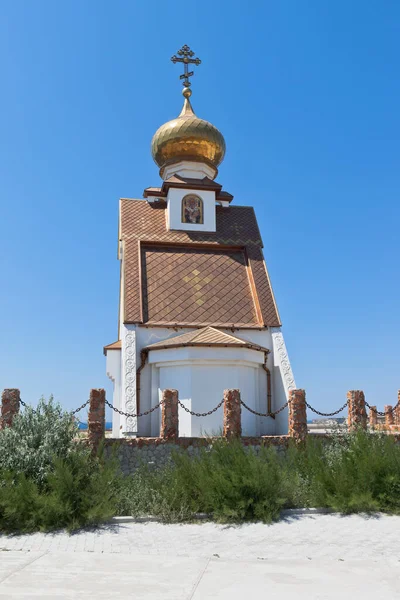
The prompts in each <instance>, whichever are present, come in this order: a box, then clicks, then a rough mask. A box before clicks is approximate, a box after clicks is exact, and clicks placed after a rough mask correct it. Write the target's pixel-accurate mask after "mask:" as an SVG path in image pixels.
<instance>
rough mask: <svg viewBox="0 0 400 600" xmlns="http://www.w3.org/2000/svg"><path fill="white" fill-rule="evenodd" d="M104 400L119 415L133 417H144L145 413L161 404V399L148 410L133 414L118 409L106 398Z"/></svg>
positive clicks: (150, 411)
mask: <svg viewBox="0 0 400 600" xmlns="http://www.w3.org/2000/svg"><path fill="white" fill-rule="evenodd" d="M105 402H106V404H107V406H108V407H109V408H111V409H112V410H113V411H114V412H116V413H118V414H119V415H121V416H123V417H134V418H135V417H145V416H146V415H149V414H150V413H152V412H154V411H155V410H157V408H160V406H161V405H162V404H163V401H162V400H161V401H160V402H159V403H158V404H156V405H155V406H153V408H150V409H149V410H145V411H144V412H142V413H137V414H133V413H127V412H124V411H123V410H119V408H115V406H113V405H112V404H111V403H110V402H109V401H108V400H106V401H105Z"/></svg>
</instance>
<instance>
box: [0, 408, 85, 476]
mask: <svg viewBox="0 0 400 600" xmlns="http://www.w3.org/2000/svg"><path fill="white" fill-rule="evenodd" d="M77 431H78V426H77V424H76V423H75V422H74V420H73V418H72V417H71V414H70V413H68V412H63V410H62V408H61V406H60V405H59V404H57V403H55V402H54V400H53V398H52V397H51V398H50V399H49V401H47V402H46V400H45V399H44V398H41V399H40V400H39V403H38V405H37V408H36V409H35V410H33V409H32V408H31V407H29V406H27V407H26V408H25V409H24V411H23V412H22V413H19V414H18V415H16V416H15V418H14V420H13V425H12V427H7V428H5V429H2V430H0V470H2V471H12V472H13V473H23V474H24V475H25V476H26V478H27V479H32V480H33V481H34V482H36V483H37V484H38V485H39V486H41V485H43V483H44V482H45V480H46V478H47V476H48V474H49V472H50V470H51V469H52V465H53V459H54V457H58V458H63V459H65V458H66V457H67V456H68V454H69V452H71V450H72V448H73V446H74V443H73V440H74V437H76V435H77Z"/></svg>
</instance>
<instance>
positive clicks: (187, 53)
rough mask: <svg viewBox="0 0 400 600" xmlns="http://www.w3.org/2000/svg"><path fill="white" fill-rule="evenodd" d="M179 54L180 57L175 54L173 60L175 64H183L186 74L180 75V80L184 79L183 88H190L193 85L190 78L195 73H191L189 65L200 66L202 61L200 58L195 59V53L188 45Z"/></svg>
mask: <svg viewBox="0 0 400 600" xmlns="http://www.w3.org/2000/svg"><path fill="white" fill-rule="evenodd" d="M177 54H178V56H177V55H176V54H174V56H173V57H172V58H171V60H172V62H173V63H174V64H175V63H177V62H180V63H183V66H184V72H183V74H182V75H180V79H183V86H184V87H185V88H188V87H190V85H191V83H190V81H189V77H193V75H194V71H190V72H189V64H193V65H200V64H201V60H200V59H199V58H193V56H194V52H193V50H191V49H190V48H189V46H187V45H186V44H185V45H184V46H182V48H181V49H180V50H178V52H177Z"/></svg>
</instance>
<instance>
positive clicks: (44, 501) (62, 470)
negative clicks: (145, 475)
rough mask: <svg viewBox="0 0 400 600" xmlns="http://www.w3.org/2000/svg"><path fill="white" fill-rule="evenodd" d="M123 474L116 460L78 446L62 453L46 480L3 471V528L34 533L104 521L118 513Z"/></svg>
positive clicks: (0, 504) (0, 516)
mask: <svg viewBox="0 0 400 600" xmlns="http://www.w3.org/2000/svg"><path fill="white" fill-rule="evenodd" d="M118 480H119V476H118V474H117V471H116V469H115V464H114V463H113V462H112V461H103V460H102V459H101V458H94V457H91V456H90V454H89V451H88V450H85V449H84V448H77V449H76V450H74V451H72V452H70V453H69V454H68V456H67V457H66V458H56V459H54V463H53V464H52V469H51V473H50V474H49V475H48V476H47V479H46V481H45V483H44V485H43V482H41V485H40V486H39V485H38V483H36V482H35V481H34V479H32V478H28V477H27V476H26V475H25V474H24V473H11V472H6V473H3V474H2V475H1V476H0V481H1V485H0V530H2V531H22V532H30V531H34V530H37V529H41V530H44V531H49V530H52V529H60V528H64V527H65V528H67V529H68V530H69V531H72V530H74V529H78V528H79V527H83V526H84V525H92V524H96V523H101V522H103V521H105V520H107V519H110V518H111V517H112V516H114V515H115V512H116V507H117V489H118V487H119V485H118Z"/></svg>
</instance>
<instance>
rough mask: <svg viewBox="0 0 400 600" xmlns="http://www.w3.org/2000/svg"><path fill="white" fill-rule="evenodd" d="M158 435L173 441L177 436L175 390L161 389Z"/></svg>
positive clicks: (177, 422)
mask: <svg viewBox="0 0 400 600" xmlns="http://www.w3.org/2000/svg"><path fill="white" fill-rule="evenodd" d="M160 437H161V438H163V439H164V440H171V441H175V440H176V439H177V438H178V437H179V416H178V391H177V390H163V393H162V405H161V430H160Z"/></svg>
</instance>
